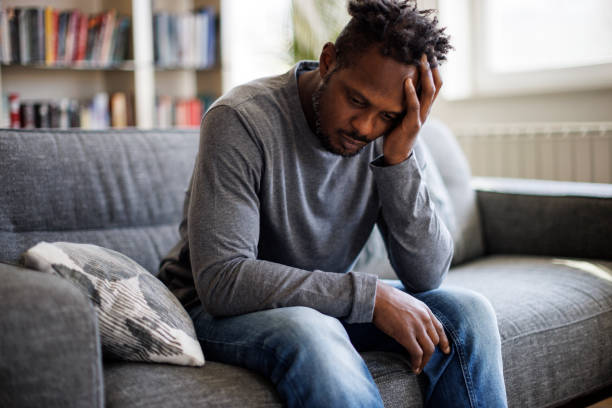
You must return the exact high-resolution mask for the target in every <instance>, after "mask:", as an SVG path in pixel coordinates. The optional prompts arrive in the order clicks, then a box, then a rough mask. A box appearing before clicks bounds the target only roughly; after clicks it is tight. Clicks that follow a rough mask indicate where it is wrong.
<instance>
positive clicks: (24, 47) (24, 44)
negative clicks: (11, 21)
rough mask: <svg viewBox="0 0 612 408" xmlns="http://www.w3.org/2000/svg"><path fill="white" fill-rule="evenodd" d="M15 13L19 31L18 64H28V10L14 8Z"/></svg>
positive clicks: (29, 30) (29, 31)
mask: <svg viewBox="0 0 612 408" xmlns="http://www.w3.org/2000/svg"><path fill="white" fill-rule="evenodd" d="M15 12H16V13H17V25H18V30H19V49H20V51H19V57H20V59H19V62H20V63H21V64H22V65H25V64H28V63H29V62H30V33H31V29H30V18H29V15H28V14H29V13H28V9H24V8H15Z"/></svg>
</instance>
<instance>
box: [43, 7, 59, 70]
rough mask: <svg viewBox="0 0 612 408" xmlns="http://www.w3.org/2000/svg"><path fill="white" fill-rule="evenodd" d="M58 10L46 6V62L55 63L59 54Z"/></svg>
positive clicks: (48, 63)
mask: <svg viewBox="0 0 612 408" xmlns="http://www.w3.org/2000/svg"><path fill="white" fill-rule="evenodd" d="M57 19H58V14H57V11H56V10H54V9H53V7H45V63H46V64H47V65H53V64H54V63H55V58H56V54H57Z"/></svg>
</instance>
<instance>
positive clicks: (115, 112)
mask: <svg viewBox="0 0 612 408" xmlns="http://www.w3.org/2000/svg"><path fill="white" fill-rule="evenodd" d="M110 109H111V126H112V127H114V128H124V127H126V126H127V102H126V96H125V93H123V92H116V93H114V94H113V95H112V96H111V104H110Z"/></svg>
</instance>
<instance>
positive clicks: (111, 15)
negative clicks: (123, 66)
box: [100, 9, 117, 65]
mask: <svg viewBox="0 0 612 408" xmlns="http://www.w3.org/2000/svg"><path fill="white" fill-rule="evenodd" d="M116 14H117V12H116V11H115V10H114V9H113V10H109V11H108V12H107V13H106V15H107V17H106V22H105V26H104V34H103V37H102V48H101V50H100V54H101V55H100V59H101V61H102V63H103V64H104V65H108V64H109V63H110V50H111V47H112V42H113V33H114V32H115V20H116Z"/></svg>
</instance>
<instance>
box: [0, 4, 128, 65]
mask: <svg viewBox="0 0 612 408" xmlns="http://www.w3.org/2000/svg"><path fill="white" fill-rule="evenodd" d="M130 24H131V22H130V18H129V17H127V16H122V15H119V14H118V13H117V12H116V11H115V10H109V11H105V12H102V13H97V14H91V15H88V14H85V13H82V12H81V11H79V10H64V11H59V10H57V9H54V8H53V7H8V8H4V9H2V10H0V61H1V62H2V63H3V64H22V65H29V64H33V65H47V66H58V65H59V66H64V65H65V66H92V67H108V66H112V65H117V64H120V63H122V62H123V61H125V60H126V59H127V55H128V49H129V47H128V45H129V41H130Z"/></svg>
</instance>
